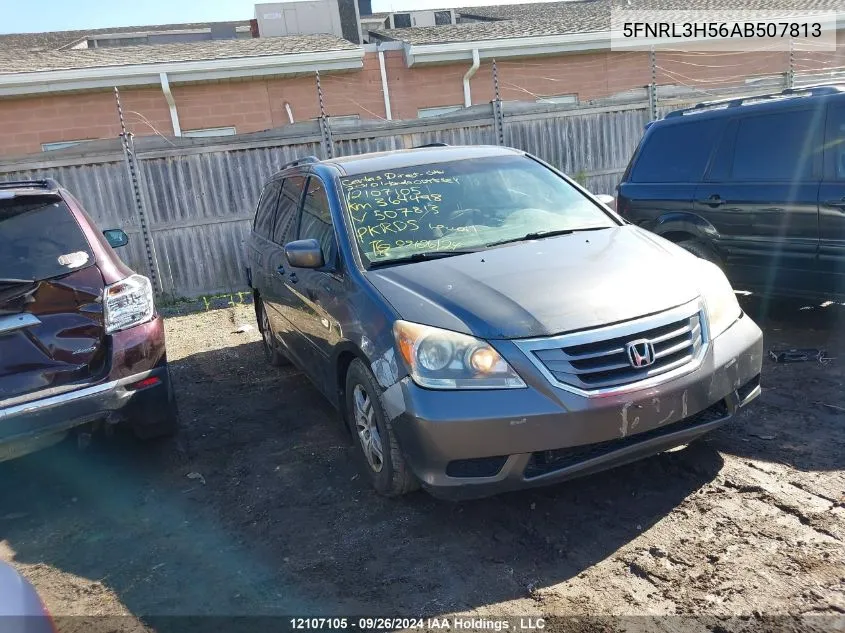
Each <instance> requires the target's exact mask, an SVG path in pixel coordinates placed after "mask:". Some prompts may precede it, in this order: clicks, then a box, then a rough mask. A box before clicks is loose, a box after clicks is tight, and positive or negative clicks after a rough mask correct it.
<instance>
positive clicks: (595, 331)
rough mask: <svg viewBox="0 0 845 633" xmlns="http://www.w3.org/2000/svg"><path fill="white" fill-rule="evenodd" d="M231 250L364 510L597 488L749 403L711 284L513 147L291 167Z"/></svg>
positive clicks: (748, 339)
mask: <svg viewBox="0 0 845 633" xmlns="http://www.w3.org/2000/svg"><path fill="white" fill-rule="evenodd" d="M247 255H248V268H247V276H248V281H249V284H250V286H251V287H252V289H253V292H254V298H255V310H256V316H257V319H258V323H259V327H260V330H261V332H262V335H263V344H264V350H265V354H266V357H267V360H268V361H269V362H270V363H272V364H275V365H279V364H283V363H288V362H292V363H294V364H295V365H296V366H297V367H299V368H300V369H301V370H302V371H303V372H305V373H306V374H307V375H308V377H309V378H310V379H311V380H312V381H313V382H314V384H315V385H316V386H317V388H318V389H319V390H320V391H322V393H323V394H324V395H325V396H326V397H327V398H328V399H329V400H330V401H331V402H332V403H333V404H334V405H335V406H336V407H337V408H338V409H339V411H340V414H341V416H342V419H343V420H344V422H345V423H346V424H347V426H348V428H349V430H350V433H351V435H352V437H353V438H354V441H355V442H356V444H357V446H358V448H359V449H360V455H361V457H362V463H363V465H364V466H363V467H364V468H365V469H366V472H367V473H368V475H369V477H370V480H371V482H372V484H373V486H374V487H375V489H376V490H377V491H378V492H380V493H382V494H385V495H398V494H403V493H406V492H409V491H411V490H414V489H416V488H417V487H419V486H420V485H422V486H424V487H425V488H426V489H427V490H429V491H430V492H431V493H433V494H435V495H437V496H443V497H449V498H467V497H478V496H484V495H488V494H494V493H498V492H501V491H505V490H511V489H516V488H524V487H530V486H538V485H544V484H550V483H554V482H558V481H562V480H565V479H568V478H571V477H575V476H579V475H584V474H587V473H592V472H596V471H599V470H603V469H606V468H609V467H612V466H616V465H619V464H623V463H627V462H630V461H633V460H636V459H639V458H641V457H645V456H647V455H651V454H654V453H657V452H660V451H664V450H667V449H669V448H673V447H676V446H680V445H684V444H687V443H689V442H690V441H691V440H693V439H694V438H696V437H698V436H700V435H702V434H704V433H706V432H708V431H710V430H712V429H714V428H716V427H718V426H720V425H722V424H724V423H725V422H726V421H727V420H729V419H730V418H731V417H732V416H733V415H734V414H735V413H736V412H737V411H738V410H740V409H741V408H742V407H744V406H746V405H747V404H748V403H750V402H751V401H752V400H754V398H756V397H757V396H758V395H759V393H760V368H761V363H762V355H763V345H762V334H761V332H760V329H759V328H758V327H757V325H756V324H755V323H754V322H753V321H752V320H751V319H750V318H749V317H748V316H747V315H745V314H744V313H743V311H742V310H741V308H740V306H739V304H738V303H737V300H736V297H735V295H734V292H733V290H732V289H731V286H730V284H729V283H728V281H727V280H726V278H725V276H724V274H723V273H722V272H721V271H720V270H719V269H718V267H716V266H714V265H713V264H711V263H709V262H707V261H704V260H701V259H699V258H696V257H694V256H693V255H691V254H689V253H687V252H686V251H684V250H683V249H681V248H679V247H677V246H675V245H673V244H671V243H670V242H668V241H666V240H664V239H662V238H660V237H658V236H656V235H654V234H652V233H649V232H647V231H645V230H643V229H640V228H638V227H636V226H632V225H630V224H627V223H626V222H625V221H624V220H622V219H621V218H620V217H619V216H617V215H616V214H615V213H614V212H613V211H611V210H610V209H608V208H607V207H606V206H604V205H603V204H602V203H601V202H600V201H599V200H597V199H596V198H594V197H593V196H592V195H590V194H589V193H588V192H587V191H585V190H584V189H582V188H581V187H580V186H578V185H577V184H576V183H575V182H573V181H572V180H570V179H568V178H567V177H566V176H564V175H563V174H562V173H560V172H559V171H557V170H555V169H554V168H552V167H551V166H549V165H547V164H545V163H543V162H542V161H540V160H538V159H537V158H535V157H533V156H530V155H528V154H526V153H524V152H521V151H517V150H514V149H508V148H499V147H427V148H419V149H413V150H406V151H397V152H386V153H379V154H365V155H358V156H350V157H345V158H338V159H333V160H324V161H320V160H318V159H316V158H313V157H309V158H303V159H300V160H298V161H294V162H293V163H290V164H288V165H286V166H285V167H284V168H283V169H282V170H281V171H280V172H279V173H277V174H275V175H274V176H273V177H272V178H271V179H270V181H269V182H268V183H267V184H266V186H265V188H264V190H263V192H262V194H261V198H260V201H259V203H258V208H257V211H256V215H255V223H254V226H253V230H252V234H251V236H250V239H249V246H248V253H247Z"/></svg>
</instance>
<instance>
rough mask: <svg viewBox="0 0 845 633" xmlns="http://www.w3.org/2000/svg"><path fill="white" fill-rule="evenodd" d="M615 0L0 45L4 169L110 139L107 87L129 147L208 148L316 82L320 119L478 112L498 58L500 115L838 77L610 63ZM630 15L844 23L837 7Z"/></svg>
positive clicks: (634, 58) (690, 62) (831, 71)
mask: <svg viewBox="0 0 845 633" xmlns="http://www.w3.org/2000/svg"><path fill="white" fill-rule="evenodd" d="M617 1H622V0H581V1H575V2H551V3H542V4H540V3H535V4H524V5H499V6H490V7H473V8H467V9H453V10H444V11H431V12H420V13H419V14H415V13H413V12H405V13H402V12H396V13H393V14H372V13H371V12H370V11H369V10H368V7H369V2H367V1H366V0H358V2H357V4H350V3H351V2H353V0H313V3H323V4H325V3H328V4H329V5H331V3H332V2H334V5H331V6H334V7H335V9H334V10H336V11H337V15H338V16H339V18H338V20H336V22H337V23H338V26H337V28H334V27H333V28H331V29H329V28H326V30H331V31H333V32H331V33H319V32H312V33H302V30H303V29H305V30H307V29H308V28H310V29H311V30H312V31H314V30H315V29H319V28H322V27H319V26H317V27H314V26H311V27H307V28H306V27H303V26H302V24H299V26H294V27H291V26H290V25H289V24H287V25H283V26H282V27H281V29H282V30H281V31H278V30H275V31H273V33H274V35H268V34H267V33H268V32H269V31H270V28H269V27H263V25H264V24H265V23H266V19H269V18H268V16H270V17H276V16H281V18H282V19H284V18H285V15H286V14H285V13H284V11H283V10H279V11H269V10H266V9H261V7H268V6H270V5H258V6H257V7H256V14H257V18H256V19H255V20H251V21H243V22H235V23H213V24H176V25H158V26H137V27H124V28H114V29H99V30H91V31H64V32H55V33H33V34H12V35H0V155H3V156H10V155H18V154H25V153H34V152H39V151H47V150H51V149H56V148H61V147H64V146H67V145H69V144H74V143H76V142H79V141H84V140H90V139H98V138H107V137H114V136H116V135H117V134H118V132H119V121H118V117H117V112H116V108H115V101H114V91H113V87H115V86H117V87H119V89H120V96H121V101H122V105H123V110H124V114H125V118H126V121H127V125H128V126H129V128H130V129H131V130H132V131H133V132H134V133H135V134H137V135H150V134H156V133H159V134H163V135H171V136H182V135H184V136H207V135H225V134H234V133H246V132H254V131H260V130H265V129H268V128H273V127H279V126H284V125H287V124H289V123H291V122H294V121H301V120H306V119H311V118H314V117H316V116H318V115H319V104H318V99H317V92H316V87H315V71H318V70H319V71H320V77H321V84H322V90H323V95H324V104H325V108H326V111H327V113H328V114H329V115H330V116H331V117H354V118H360V119H367V118H370V119H378V118H386V119H390V118H393V119H413V118H416V117H422V116H435V115H437V114H440V113H443V112H448V111H451V110H454V109H457V108H461V107H464V106H466V105H470V104H480V103H486V102H489V101H490V100H491V99H492V98H493V78H492V60H494V59H495V60H496V65H497V70H498V79H499V86H500V94H501V98H502V100H504V101H506V102H507V101H512V100H531V101H548V102H556V103H578V102H587V101H589V100H592V99H598V98H608V97H613V96H615V95H620V96H624V95H626V94H629V93H631V92H632V91H641V90H643V87H644V86H645V85H647V84H649V83H651V82H652V81H653V79H654V80H656V83H657V84H659V85H660V86H662V87H663V89H667V90H668V89H671V88H678V89H682V88H686V89H691V90H697V91H698V92H699V93H700V94H702V95H707V94H708V91H709V90H711V89H713V88H717V87H720V86H727V85H744V84H751V83H756V82H762V83H764V84H765V83H766V82H769V83H771V85H772V86H782V85H783V81H784V79H785V76H786V75H787V73H789V72H791V71H792V72H795V71H797V72H806V73H816V74H818V75H819V76H820V77H821V78H825V77H827V76H828V75H830V76H834V75H835V74H836V73H838V72H841V70H842V68H843V67H845V54H843V52H842V51H845V47H839V46H837V50H836V51H835V52H818V53H801V54H799V55H795V54H793V55H792V58H790V54H789V53H788V52H786V51H781V52H766V53H762V52H761V53H742V54H739V53H723V54H719V53H697V54H693V53H686V52H679V51H665V52H664V51H660V52H658V54H657V55H656V58H655V59H656V63H655V65H654V68H653V67H652V59H651V58H650V54H649V53H648V52H647V51H621V52H620V51H612V50H610V41H609V34H608V32H607V29H608V25H609V12H610V7H611V2H617ZM630 2H631V4H633V5H635V6H637V7H640V6H642V7H643V8H655V7H659V8H662V9H665V8H667V5H675V6H676V8H684V9H688V8H701V9H705V8H706V9H726V8H730V7H734V8H736V7H737V6H742V7H743V8H748V9H769V10H771V9H777V8H792V9H794V8H795V7H796V5H798V4H800V5H802V7H801V8H804V9H826V10H836V11H837V12H843V11H845V0H801V1H800V2H798V1H797V0H796V1H786V0H781V1H780V2H778V0H668V1H663V2H658V1H657V0H630ZM808 5H812V6H808ZM274 6H277V5H274ZM278 6H282V5H278ZM284 6H285V7H286V6H288V5H284ZM321 6H322V4H321ZM283 8H284V7H283ZM406 16H407V17H406ZM427 16H430V18H431V19H430V20H429V22H428V23H429V24H430V25H429V26H412V25H411V22H412V21H417V19H418V18H419V21H420V23H422V24H426V23H427V22H426V19H427ZM350 20H351V21H353V22H350ZM300 22H302V20H301V19H300ZM318 22H319V21H318ZM402 25H406V27H405V28H402ZM407 25H411V26H407ZM271 26H273V25H271ZM397 26H398V27H400V28H396V27H397ZM273 28H274V29H275V28H276V27H275V26H273ZM297 29H299V32H296V30H297ZM262 30H264V33H262ZM276 32H281V33H283V34H282V35H275V33H276ZM841 35H842V32H837V37H840V36H841ZM840 40H841V41H845V37H840ZM653 71H654V75H653Z"/></svg>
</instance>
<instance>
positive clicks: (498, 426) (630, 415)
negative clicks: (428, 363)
mask: <svg viewBox="0 0 845 633" xmlns="http://www.w3.org/2000/svg"><path fill="white" fill-rule="evenodd" d="M496 346H497V347H498V348H499V351H500V352H501V353H502V354H503V355H504V356H505V357H506V358H507V359H508V361H509V362H510V363H511V365H513V366H514V369H516V371H517V372H518V373H519V374H520V376H522V378H523V380H524V381H525V382H526V384H527V385H528V388H527V389H509V390H496V391H492V390H491V391H433V390H427V389H423V388H421V387H418V386H417V385H416V384H414V383H413V382H412V381H411V380H410V378H405V379H404V380H403V381H402V382H401V389H402V396H403V398H404V403H402V404H403V405H404V411H403V412H402V413H401V414H400V415H399V416H398V417H397V419H396V420H395V421H394V423H393V428H394V430H395V432H396V435H397V438H398V440H399V444H400V446H401V448H402V452H403V454H404V455H405V459H406V461H407V462H408V464H409V466H410V467H411V469H412V470H413V472H414V474H416V476H417V477H419V479H420V480H421V481H422V482H423V484H424V485H425V486H426V488H428V489H429V490H430V491H431V492H432V493H433V494H435V495H436V496H443V497H449V498H473V497H481V496H487V495H491V494H497V493H500V492H504V491H507V490H514V489H519V488H527V487H532V486H540V485H546V484H551V483H556V482H559V481H563V480H566V479H570V478H573V477H576V476H581V475H585V474H589V473H593V472H597V471H600V470H604V469H607V468H611V467H614V466H618V465H621V464H624V463H628V462H631V461H634V460H637V459H640V458H642V457H646V456H648V455H652V454H655V453H659V452H661V451H664V450H667V449H669V448H673V447H675V446H680V445H684V444H687V443H689V442H690V441H691V440H693V439H695V438H696V437H699V436H700V435H703V434H704V433H707V432H708V431H711V430H713V429H715V428H717V427H718V426H721V425H722V424H724V423H725V422H727V421H728V420H729V419H730V418H731V417H733V415H734V414H735V413H736V412H737V411H738V410H739V409H741V408H742V407H744V406H746V405H747V404H748V403H749V402H751V401H752V400H753V399H754V398H756V397H757V396H758V395H759V394H760V369H761V366H762V359H763V335H762V332H761V331H760V328H758V327H757V325H756V324H755V323H754V322H753V321H752V320H751V319H750V318H749V317H747V316H743V317H742V318H740V319H739V320H738V321H737V322H736V323H734V324H733V325H732V326H731V327H730V328H729V329H728V330H726V331H725V332H724V333H723V334H721V335H720V336H719V337H717V338H716V339H714V340H713V341H712V342H711V344H710V346H709V348H708V350H707V352H706V355H705V356H704V358H703V361H702V363H701V364H700V365H699V366H698V368H697V369H695V370H693V371H691V372H690V373H688V374H685V375H683V376H680V377H678V378H674V379H672V380H669V381H667V382H664V383H661V384H657V385H654V386H651V387H649V388H647V389H642V388H639V389H637V386H636V385H632V390H630V391H625V392H622V393H613V394H607V395H602V396H593V397H587V396H582V395H579V394H575V393H571V392H569V391H565V390H563V389H560V388H557V387H554V386H553V385H552V384H550V383H549V381H548V380H547V379H546V378H545V377H544V376H542V374H540V373H539V371H538V370H537V369H536V368H535V367H534V366H533V365H532V364H531V362H530V361H529V360H528V359H527V358H526V357H525V356H524V355H523V354H522V353H521V352H520V351H519V350H518V349H517V348H516V346H515V345H514V344H513V343H512V342H510V341H497V342H496ZM400 409H401V407H400Z"/></svg>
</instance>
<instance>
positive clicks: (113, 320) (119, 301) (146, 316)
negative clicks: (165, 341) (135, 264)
mask: <svg viewBox="0 0 845 633" xmlns="http://www.w3.org/2000/svg"><path fill="white" fill-rule="evenodd" d="M103 308H104V312H105V322H106V334H111V333H112V332H117V331H118V330H125V329H126V328H128V327H132V326H134V325H141V324H142V323H146V322H147V321H150V320H151V319H152V318H153V314H154V312H155V305H154V303H153V287H152V285H151V284H150V280H149V279H147V278H146V277H144V276H143V275H132V276H130V277H127V278H126V279H123V280H121V281H118V282H117V283H114V284H111V285H110V286H106V288H105V290H103Z"/></svg>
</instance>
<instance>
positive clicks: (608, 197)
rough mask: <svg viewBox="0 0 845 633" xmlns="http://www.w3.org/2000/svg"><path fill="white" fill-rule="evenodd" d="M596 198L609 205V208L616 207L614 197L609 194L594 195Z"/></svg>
mask: <svg viewBox="0 0 845 633" xmlns="http://www.w3.org/2000/svg"><path fill="white" fill-rule="evenodd" d="M596 200H598V201H599V202H601V203H602V204H605V205H607V206H609V207H610V208H611V209H615V208H616V198H614V197H613V196H611V195H610V194H606V193H600V194H598V195H596Z"/></svg>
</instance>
